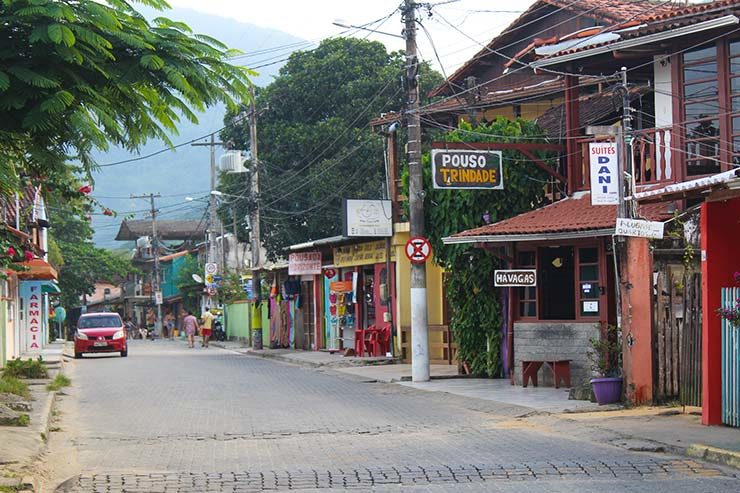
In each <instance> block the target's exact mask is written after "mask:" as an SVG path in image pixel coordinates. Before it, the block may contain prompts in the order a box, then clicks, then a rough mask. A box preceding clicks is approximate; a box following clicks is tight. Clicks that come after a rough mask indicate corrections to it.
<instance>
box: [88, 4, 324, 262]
mask: <svg viewBox="0 0 740 493" xmlns="http://www.w3.org/2000/svg"><path fill="white" fill-rule="evenodd" d="M141 12H142V13H143V14H144V15H145V16H147V18H153V17H156V16H165V17H168V18H170V19H173V20H178V21H184V22H185V23H186V24H188V25H189V26H190V27H191V28H192V29H193V32H195V33H201V34H207V35H209V36H212V37H214V38H216V39H218V40H219V41H222V42H223V43H225V44H226V45H227V46H229V47H230V48H236V49H238V50H241V51H242V52H244V53H245V54H247V55H249V54H250V53H253V54H255V55H254V56H249V57H247V58H241V59H238V60H234V63H243V64H244V65H247V66H256V65H260V64H262V63H270V62H275V61H279V60H282V59H284V58H287V56H288V55H289V52H290V50H291V48H296V49H307V48H310V44H309V43H308V42H306V41H304V40H302V39H300V38H297V37H295V36H292V35H290V34H288V33H285V32H282V31H278V30H275V29H267V28H263V27H258V26H255V25H252V24H245V23H241V22H238V21H235V20H232V19H227V18H224V17H218V16H213V15H208V14H204V13H201V12H196V11H193V10H188V9H181V8H175V9H172V10H170V11H166V12H164V13H161V12H155V11H153V10H151V9H146V8H142V9H141ZM257 53H259V54H257ZM283 63H284V62H282V61H281V62H279V63H276V64H275V65H269V66H266V67H263V68H261V69H258V71H259V75H258V76H257V77H255V78H254V79H253V80H254V82H255V84H256V85H258V86H265V85H267V84H269V83H270V82H271V80H272V78H273V76H275V75H276V74H277V73H278V71H279V69H280V67H281V66H282V65H283ZM224 113H225V112H224V107H223V106H218V107H213V108H209V109H208V110H207V111H206V112H204V113H199V114H198V120H199V122H198V124H197V125H194V124H191V123H190V122H188V121H186V120H184V119H183V121H181V123H180V127H179V135H171V136H170V139H171V140H172V142H173V143H174V144H176V145H177V144H180V143H183V142H188V141H191V140H193V139H197V138H202V137H206V136H207V135H209V134H210V133H212V132H214V131H217V130H219V129H220V128H221V127H223V119H224ZM216 140H218V136H216ZM166 147H167V146H166V145H165V144H164V143H163V142H162V141H158V140H157V141H155V140H153V141H151V142H149V143H148V144H147V145H146V146H144V147H143V148H142V149H141V151H140V152H139V153H138V154H132V153H130V152H128V151H126V150H123V149H120V148H111V149H110V150H109V151H108V152H104V153H96V154H95V159H96V161H97V163H98V164H101V165H105V164H109V163H115V162H119V161H123V160H126V159H131V158H136V157H138V156H146V155H148V154H151V153H154V152H157V151H160V150H162V149H165V148H166ZM221 153H222V149H220V148H219V149H217V151H216V158H217V159H218V156H219V155H220V154H221ZM209 170H210V151H209V148H208V147H193V146H191V145H185V146H182V147H180V148H178V149H177V150H176V151H174V152H173V151H167V152H163V153H161V154H159V155H157V156H154V157H151V158H148V159H143V160H141V161H135V162H131V163H126V164H121V165H118V166H112V167H102V168H100V171H98V172H96V173H95V175H94V179H95V187H94V193H93V196H94V197H96V198H97V199H98V200H99V201H100V202H101V204H102V205H103V206H105V207H108V208H110V209H113V210H115V211H116V212H118V213H119V216H118V217H115V218H113V217H108V216H104V215H102V214H100V213H97V214H95V215H94V216H93V227H94V228H95V243H96V244H97V245H98V246H101V247H106V248H121V247H122V246H125V245H124V244H122V243H121V242H117V241H115V240H114V238H115V236H116V233H117V232H118V226H119V224H120V223H121V221H122V219H123V218H124V217H126V216H127V215H129V213H133V214H134V215H135V217H136V218H145V217H148V215H147V213H146V211H147V210H148V209H149V202H148V200H141V199H133V200H132V199H130V198H129V196H130V195H132V194H134V195H141V194H147V193H150V192H151V193H160V194H162V198H160V199H157V201H156V204H157V207H158V208H159V209H160V214H161V217H162V219H163V220H165V219H200V218H201V217H202V215H203V211H204V209H205V202H203V201H197V200H196V201H192V202H186V200H185V197H186V196H191V197H193V198H196V199H199V198H205V197H206V196H207V195H208V191H209V188H210V175H209ZM98 212H99V211H98Z"/></svg>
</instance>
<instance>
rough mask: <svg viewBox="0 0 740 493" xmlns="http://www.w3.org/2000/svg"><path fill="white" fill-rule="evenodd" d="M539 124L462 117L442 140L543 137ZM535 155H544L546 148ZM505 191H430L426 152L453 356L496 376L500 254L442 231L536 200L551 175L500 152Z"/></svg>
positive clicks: (505, 214) (494, 218)
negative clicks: (473, 121) (449, 241)
mask: <svg viewBox="0 0 740 493" xmlns="http://www.w3.org/2000/svg"><path fill="white" fill-rule="evenodd" d="M541 138H542V134H541V132H540V130H539V128H538V127H537V125H536V124H534V123H533V122H530V121H526V120H521V119H517V120H508V119H506V118H503V117H499V118H497V119H496V120H495V121H493V122H490V123H482V124H480V125H478V126H476V127H472V126H471V125H470V124H468V123H466V122H462V123H461V124H460V126H459V128H458V129H456V130H454V131H452V132H450V133H448V134H446V135H444V137H443V140H444V141H446V142H518V143H523V142H528V141H529V142H542V140H541ZM540 157H542V158H546V157H547V156H546V155H541V156H540ZM502 167H503V181H504V189H503V190H435V189H434V188H433V187H432V177H431V165H430V156H429V154H428V153H427V154H426V155H425V156H424V175H425V176H424V180H425V190H426V191H427V195H426V199H425V216H426V217H425V220H426V231H427V234H428V236H429V238H430V240H431V241H432V247H433V251H434V255H435V258H436V261H437V262H438V263H439V265H441V266H443V267H444V269H445V271H446V274H447V275H446V282H445V287H446V290H447V298H448V300H449V304H450V311H451V320H450V324H451V330H452V332H453V334H454V337H455V341H456V342H457V345H458V348H459V349H458V359H459V360H460V362H462V363H464V364H466V366H467V367H468V369H469V370H470V372H471V373H473V374H475V375H479V376H488V377H498V376H501V368H502V364H501V363H502V362H501V351H500V342H501V336H500V334H501V325H502V321H503V312H502V305H501V300H500V292H499V291H497V290H495V289H494V288H493V273H494V270H496V269H499V268H502V264H501V261H500V260H499V259H497V258H496V257H494V256H493V255H491V254H490V253H488V252H486V251H485V250H483V249H481V248H475V247H473V246H472V245H445V244H443V243H442V238H444V237H447V236H451V235H454V234H456V233H460V232H461V231H465V230H468V229H473V228H477V227H480V226H483V225H484V224H486V223H495V222H498V221H501V220H503V219H507V218H509V217H512V216H515V215H517V214H521V213H523V212H526V211H530V210H533V209H536V208H538V207H539V206H541V205H542V204H543V202H544V199H545V185H546V184H547V183H548V180H547V178H548V175H547V174H546V173H545V172H544V171H542V170H540V169H539V168H537V167H536V166H534V165H533V164H532V163H531V162H529V161H528V160H527V159H526V158H525V157H524V156H523V155H522V154H521V153H519V152H518V151H513V150H504V151H503V163H502Z"/></svg>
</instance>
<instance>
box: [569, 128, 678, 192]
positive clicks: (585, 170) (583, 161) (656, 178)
mask: <svg viewBox="0 0 740 493" xmlns="http://www.w3.org/2000/svg"><path fill="white" fill-rule="evenodd" d="M590 142H594V139H593V138H583V139H579V140H578V143H579V146H580V147H579V149H580V154H579V155H578V156H576V160H575V164H576V167H577V168H576V169H577V170H580V176H581V180H579V183H577V188H578V189H579V190H587V189H589V188H590V187H591V179H590V176H591V173H590V164H589V155H588V144H589V143H590ZM671 151H672V149H671V130H670V129H669V128H649V129H645V130H637V131H635V132H633V141H632V163H633V169H634V174H635V182H636V183H637V184H638V185H647V184H651V183H661V182H667V181H673V180H675V178H676V170H675V165H674V159H673V156H674V155H675V153H674V152H671ZM625 171H627V172H628V173H631V172H632V171H631V170H629V169H628V170H625Z"/></svg>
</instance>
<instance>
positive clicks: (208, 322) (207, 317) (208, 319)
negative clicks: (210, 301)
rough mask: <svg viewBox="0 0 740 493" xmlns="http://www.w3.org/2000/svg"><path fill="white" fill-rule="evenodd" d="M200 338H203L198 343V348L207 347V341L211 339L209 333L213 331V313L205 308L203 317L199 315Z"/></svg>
mask: <svg viewBox="0 0 740 493" xmlns="http://www.w3.org/2000/svg"><path fill="white" fill-rule="evenodd" d="M200 318H201V321H202V325H201V329H200V332H201V336H203V339H202V341H201V343H200V347H208V340H209V339H210V338H211V331H212V330H213V319H214V318H215V317H214V316H213V313H211V310H210V309H209V308H206V311H205V312H203V315H201V317H200Z"/></svg>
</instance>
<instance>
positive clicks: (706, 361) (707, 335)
mask: <svg viewBox="0 0 740 493" xmlns="http://www.w3.org/2000/svg"><path fill="white" fill-rule="evenodd" d="M738 247H740V198H736V199H733V200H728V201H724V202H705V203H703V204H702V206H701V255H702V259H701V260H702V262H701V274H702V304H703V309H702V392H703V398H702V412H701V421H702V423H703V424H705V425H718V424H722V366H721V365H722V353H721V351H722V336H721V322H720V318H719V316H718V315H717V308H719V307H720V303H721V299H720V293H721V291H720V290H721V288H723V287H729V286H733V285H734V280H733V273H734V272H735V271H740V255H738V254H737V250H738Z"/></svg>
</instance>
